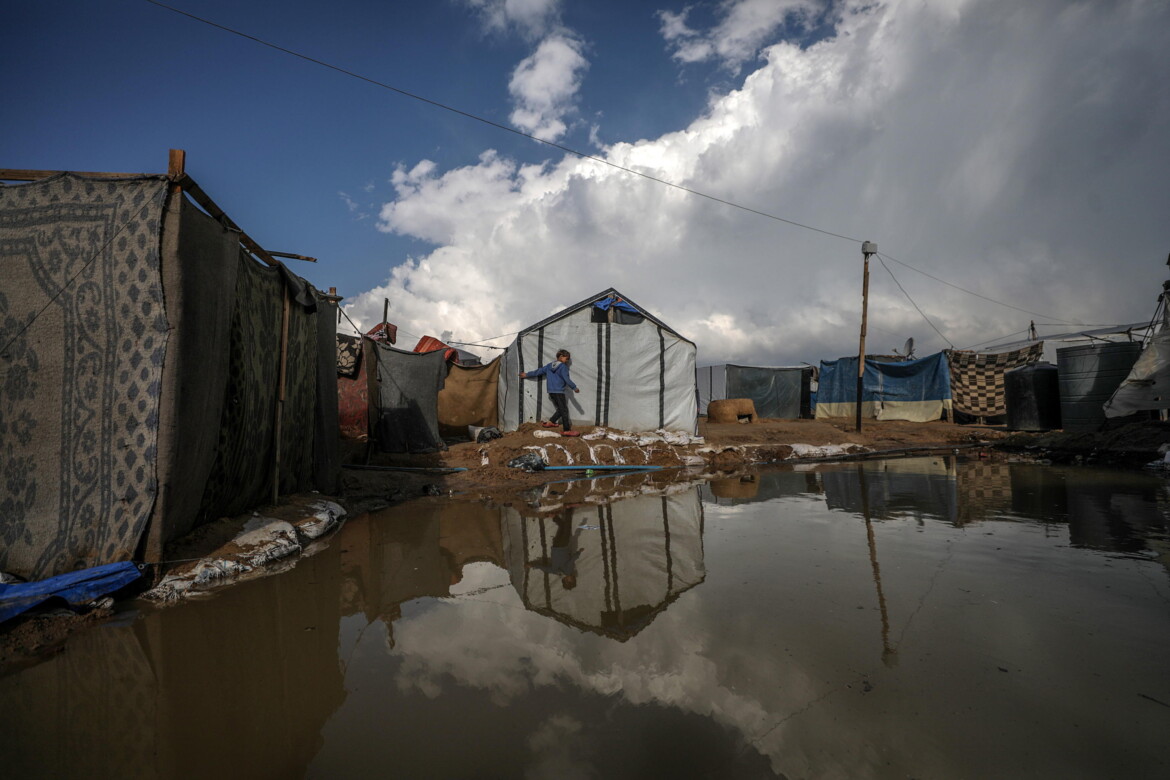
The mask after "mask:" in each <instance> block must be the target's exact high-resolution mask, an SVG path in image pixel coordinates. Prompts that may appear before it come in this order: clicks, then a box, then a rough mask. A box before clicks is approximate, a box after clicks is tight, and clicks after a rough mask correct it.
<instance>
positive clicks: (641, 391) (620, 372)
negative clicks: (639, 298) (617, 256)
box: [498, 288, 697, 433]
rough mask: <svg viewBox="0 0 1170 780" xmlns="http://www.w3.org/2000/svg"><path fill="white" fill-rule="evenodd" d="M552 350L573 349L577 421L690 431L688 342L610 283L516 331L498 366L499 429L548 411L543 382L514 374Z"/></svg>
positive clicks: (691, 352)
mask: <svg viewBox="0 0 1170 780" xmlns="http://www.w3.org/2000/svg"><path fill="white" fill-rule="evenodd" d="M558 349H567V350H569V351H570V352H571V353H572V355H573V362H572V364H571V365H572V375H573V381H574V382H575V383H576V384H577V386H578V387H580V388H581V392H580V393H571V394H569V395H568V401H569V414H570V416H571V417H572V418H573V420H574V422H575V423H579V424H581V425H605V426H610V427H613V428H620V429H624V430H630V431H646V430H657V429H659V428H665V429H667V430H673V431H685V432H688V433H693V432H694V430H695V425H696V421H697V403H696V388H695V345H694V343H693V342H691V341H689V340H687V339H686V338H684V337H683V336H681V335H679V334H678V333H677V332H676V331H674V330H673V329H671V328H670V327H669V326H667V325H666V324H665V323H663V322H662V321H661V320H659V319H657V318H656V317H654V316H653V315H651V314H649V313H648V312H647V311H646V310H645V309H643V308H641V307H640V306H637V305H636V304H634V303H633V302H632V301H630V299H629V298H627V297H625V296H624V295H622V294H621V293H619V292H618V291H617V290H615V289H613V288H610V289H608V290H605V291H604V292H601V293H598V294H597V295H594V296H592V297H589V298H586V299H585V300H583V301H581V302H580V303H576V304H574V305H572V306H570V307H568V308H567V309H564V310H563V311H560V312H558V313H556V314H554V315H553V316H551V317H549V318H548V319H545V320H542V321H540V322H538V323H536V324H534V325H530V326H529V327H527V328H525V329H524V330H522V331H520V333H518V334H517V336H516V340H515V341H513V342H512V344H511V345H510V346H509V347H508V349H507V350H506V351H505V353H504V362H503V367H502V368H501V369H500V374H501V376H500V382H499V394H498V399H499V414H500V423H501V427H502V428H503V429H504V430H509V431H514V430H516V429H517V428H518V427H519V426H520V424H521V423H525V422H535V421H537V420H541V419H547V418H548V417H549V416H550V414H551V413H552V408H551V406H550V404H551V402H550V401H549V399H548V396H547V395H546V393H545V391H544V382H543V380H531V379H520V378H519V374H520V372H522V371H531V370H533V369H536V368H538V367H540V366H542V365H544V364H546V363H550V362H552V361H553V359H554V357H555V355H556V352H557V350H558Z"/></svg>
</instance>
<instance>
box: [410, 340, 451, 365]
mask: <svg viewBox="0 0 1170 780" xmlns="http://www.w3.org/2000/svg"><path fill="white" fill-rule="evenodd" d="M436 349H445V350H447V351H446V352H445V353H443V359H444V360H446V361H447V362H448V363H458V362H459V351H458V350H456V349H455V348H454V347H448V346H447V345H446V344H444V343H443V342H441V341H439V340H438V339H437V338H435V337H434V336H423V337H422V338H421V339H419V340H418V344H415V345H414V351H415V352H434V351H435V350H436Z"/></svg>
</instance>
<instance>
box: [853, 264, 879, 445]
mask: <svg viewBox="0 0 1170 780" xmlns="http://www.w3.org/2000/svg"><path fill="white" fill-rule="evenodd" d="M875 254H877V244H875V243H873V242H872V241H863V242H862V243H861V255H862V257H864V258H865V275H864V276H863V277H862V281H861V345H860V346H859V347H858V349H857V432H858V433H861V391H862V385H863V384H864V381H865V322H866V316H867V314H868V312H869V256H870V255H875Z"/></svg>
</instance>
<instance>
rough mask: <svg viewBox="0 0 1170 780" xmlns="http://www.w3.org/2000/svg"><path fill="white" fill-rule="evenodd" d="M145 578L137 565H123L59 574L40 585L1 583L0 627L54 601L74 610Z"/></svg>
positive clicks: (107, 565)
mask: <svg viewBox="0 0 1170 780" xmlns="http://www.w3.org/2000/svg"><path fill="white" fill-rule="evenodd" d="M141 576H142V573H141V572H140V571H139V570H138V566H137V565H135V564H134V563H133V562H131V561H122V562H119V563H107V564H105V565H103V566H94V567H92V568H89V569H83V570H81V571H71V572H68V573H66V574H58V575H57V576H56V577H50V578H48V579H47V580H40V581H39V582H20V583H16V584H15V585H5V584H2V583H0V623H3V622H4V621H5V620H8V619H10V618H14V617H16V616H17V615H19V614H21V613H22V612H27V611H28V610H30V609H32V608H34V607H37V606H39V605H41V604H44V603H45V602H46V601H49V600H51V599H60V600H62V601H64V602H65V603H66V604H69V605H70V606H80V605H82V604H88V603H89V602H91V601H93V600H94V599H97V598H100V597H102V596H105V595H106V594H107V593H113V592H114V591H116V590H118V589H119V588H122V587H124V586H126V585H129V584H130V583H131V582H134V581H135V580H137V579H138V578H139V577H141Z"/></svg>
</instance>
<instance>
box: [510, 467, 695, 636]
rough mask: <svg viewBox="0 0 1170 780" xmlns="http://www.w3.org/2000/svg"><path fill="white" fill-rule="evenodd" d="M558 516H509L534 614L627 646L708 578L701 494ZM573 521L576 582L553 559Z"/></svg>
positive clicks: (525, 596)
mask: <svg viewBox="0 0 1170 780" xmlns="http://www.w3.org/2000/svg"><path fill="white" fill-rule="evenodd" d="M557 514H558V513H548V514H545V515H544V516H541V517H533V516H525V515H521V514H520V513H519V512H518V511H517V510H515V509H513V508H511V507H508V508H505V509H504V519H503V527H504V554H505V556H506V559H507V562H508V572H509V575H510V577H511V580H512V585H513V586H514V587H515V588H516V590H517V591H518V592H519V594H520V598H521V600H523V602H524V606H526V607H528V608H529V609H531V610H533V611H534V612H538V613H540V614H542V615H547V616H548V617H552V618H554V619H556V620H558V621H560V622H562V623H565V624H567V625H570V626H573V627H575V628H579V629H583V630H586V631H591V632H593V633H597V634H601V635H603V636H607V637H609V638H611V639H616V640H618V641H622V642H624V641H625V640H627V639H630V638H631V637H633V636H635V635H636V634H638V633H639V632H640V631H641V630H642V629H644V628H645V627H646V626H648V625H649V624H650V623H651V622H652V621H653V620H654V618H655V617H656V616H657V615H658V614H659V613H660V612H662V611H663V610H665V609H666V607H667V606H668V605H669V604H670V603H671V602H673V601H674V600H675V599H676V598H678V596H679V595H680V594H682V593H683V592H685V591H687V590H689V589H690V588H692V587H694V586H695V585H697V584H699V583H700V582H702V581H703V579H704V577H705V576H706V570H705V568H704V565H703V508H702V502H701V501H700V499H699V492H698V490H697V489H691V490H688V491H686V492H685V493H679V494H677V495H672V496H658V495H644V496H638V497H635V498H630V499H625V500H622V501H618V502H615V503H612V504H606V505H602V506H594V505H585V506H579V507H575V508H571V509H562V510H559V514H560V517H559V518H558V516H557ZM558 519H559V520H560V522H559V523H558ZM566 521H567V522H568V525H569V528H570V532H571V536H570V556H571V558H572V561H571V564H570V565H571V566H572V568H573V569H574V570H575V571H574V575H575V582H574V581H570V582H569V583H566V581H565V577H564V574H563V573H561V572H559V571H557V570H556V569H557V566H558V564H559V563H561V561H557V560H555V558H554V555H553V545H554V543H555V542H557V541H559V540H558V539H557V538H556V537H557V531H558V526H560V527H561V528H563V527H565V524H566Z"/></svg>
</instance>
